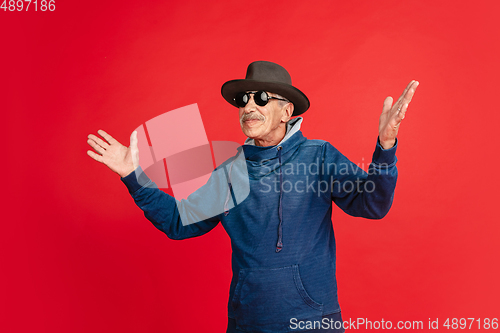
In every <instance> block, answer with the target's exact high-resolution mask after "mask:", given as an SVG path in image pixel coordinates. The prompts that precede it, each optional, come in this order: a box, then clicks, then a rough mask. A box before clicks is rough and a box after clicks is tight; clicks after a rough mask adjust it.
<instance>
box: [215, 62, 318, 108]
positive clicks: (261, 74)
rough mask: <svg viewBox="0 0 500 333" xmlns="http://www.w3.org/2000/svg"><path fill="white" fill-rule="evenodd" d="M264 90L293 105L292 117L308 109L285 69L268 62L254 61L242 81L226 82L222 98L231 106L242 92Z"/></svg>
mask: <svg viewBox="0 0 500 333" xmlns="http://www.w3.org/2000/svg"><path fill="white" fill-rule="evenodd" d="M256 90H265V91H268V92H271V93H275V94H279V95H281V96H283V97H285V98H286V99H288V100H289V101H290V102H292V103H293V105H294V111H293V114H292V116H298V115H300V114H302V113H304V112H306V111H307V109H308V108H309V105H310V103H309V99H307V97H306V95H305V94H304V93H303V92H302V91H300V90H299V89H297V88H295V87H294V86H292V78H291V77H290V74H288V72H287V71H286V69H285V68H283V67H281V66H280V65H278V64H275V63H273V62H269V61H254V62H252V63H251V64H250V65H248V69H247V75H246V77H245V78H244V79H239V80H231V81H227V82H226V83H224V84H223V85H222V89H221V92H222V97H224V99H225V100H226V101H227V102H228V103H229V104H231V105H234V106H236V107H238V106H237V105H236V102H235V100H234V98H235V97H236V94H237V93H239V92H242V91H256Z"/></svg>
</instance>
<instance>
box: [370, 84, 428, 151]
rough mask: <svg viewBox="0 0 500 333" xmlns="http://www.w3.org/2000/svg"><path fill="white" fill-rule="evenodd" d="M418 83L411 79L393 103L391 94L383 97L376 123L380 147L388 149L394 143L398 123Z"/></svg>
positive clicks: (402, 117)
mask: <svg viewBox="0 0 500 333" xmlns="http://www.w3.org/2000/svg"><path fill="white" fill-rule="evenodd" d="M418 85H419V82H418V81H415V80H413V81H411V82H410V83H409V84H408V86H407V87H406V89H405V90H404V91H403V93H402V94H401V96H400V97H399V98H398V100H397V101H396V103H394V105H393V104H392V103H393V99H392V97H391V96H389V97H387V98H386V99H385V101H384V108H383V110H382V114H381V115H380V120H379V125H378V138H379V141H380V145H381V146H382V148H384V149H390V148H392V147H393V146H394V144H395V143H396V136H397V134H398V130H399V125H401V121H402V120H403V119H404V118H405V114H406V110H407V109H408V104H410V101H411V99H412V97H413V94H414V93H415V90H417V87H418Z"/></svg>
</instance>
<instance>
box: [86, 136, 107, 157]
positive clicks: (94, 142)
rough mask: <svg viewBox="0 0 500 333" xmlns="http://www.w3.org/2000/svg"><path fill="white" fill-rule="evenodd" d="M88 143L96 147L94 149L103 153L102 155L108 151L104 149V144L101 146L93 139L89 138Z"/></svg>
mask: <svg viewBox="0 0 500 333" xmlns="http://www.w3.org/2000/svg"><path fill="white" fill-rule="evenodd" d="M101 141H102V140H101ZM87 143H88V144H89V146H91V147H92V148H94V150H95V151H96V152H98V153H99V154H101V155H102V154H103V153H104V152H105V151H106V149H104V148H103V147H102V146H100V145H99V144H97V142H96V141H94V140H92V139H88V140H87ZM106 145H107V144H106Z"/></svg>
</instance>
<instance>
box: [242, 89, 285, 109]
mask: <svg viewBox="0 0 500 333" xmlns="http://www.w3.org/2000/svg"><path fill="white" fill-rule="evenodd" d="M250 95H253V100H254V102H255V104H257V105H258V106H264V105H266V104H267V103H269V100H271V99H277V100H279V101H285V102H289V101H288V100H286V99H283V98H278V97H273V96H269V95H268V94H267V92H265V91H264V90H259V91H257V92H244V91H243V92H239V93H237V94H236V97H235V98H233V99H234V101H235V102H236V105H238V106H239V107H240V108H243V107H245V105H247V103H248V101H249V100H250Z"/></svg>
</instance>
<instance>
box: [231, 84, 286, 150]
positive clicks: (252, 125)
mask: <svg viewBox="0 0 500 333" xmlns="http://www.w3.org/2000/svg"><path fill="white" fill-rule="evenodd" d="M268 95H269V96H273V97H274V96H275V94H272V93H270V92H268ZM253 96H254V95H253V94H251V95H250V100H249V101H248V103H247V105H245V107H242V108H239V116H240V125H241V129H242V131H243V133H244V134H245V135H246V136H247V137H249V138H251V139H254V140H255V144H256V145H258V146H268V145H276V144H277V143H278V142H279V141H281V139H282V138H283V136H284V135H285V132H286V122H287V121H288V120H289V119H290V116H291V113H292V112H293V106H291V105H292V104H291V103H286V104H285V103H282V102H281V101H278V100H275V99H270V100H269V102H268V103H267V104H266V105H264V106H258V105H257V104H255V101H254V98H253ZM283 104H285V105H283ZM290 106H291V108H292V109H291V112H290V111H287V109H288V110H289V109H290ZM276 140H278V141H277V142H275V141H276ZM267 143H269V144H267Z"/></svg>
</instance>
